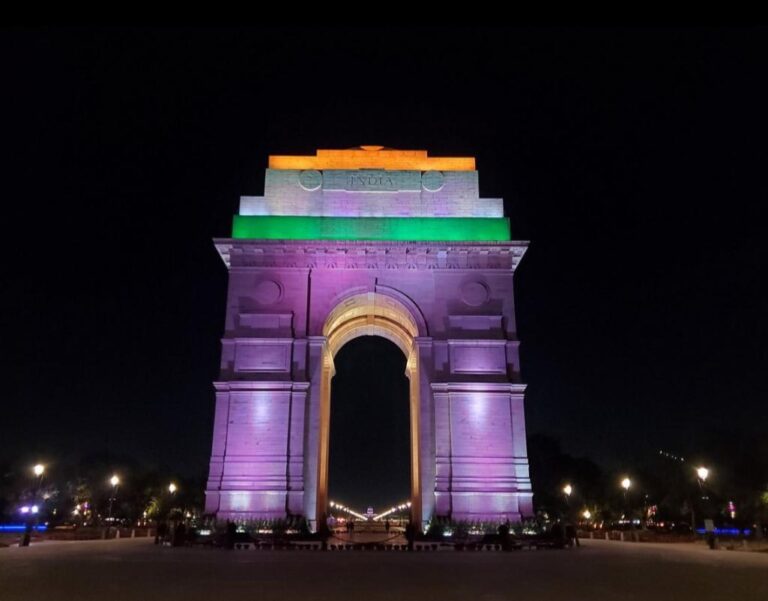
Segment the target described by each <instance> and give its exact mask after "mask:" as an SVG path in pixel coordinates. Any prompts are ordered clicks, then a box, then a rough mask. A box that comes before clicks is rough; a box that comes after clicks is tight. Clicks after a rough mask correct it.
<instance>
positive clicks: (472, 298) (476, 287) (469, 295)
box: [461, 282, 490, 307]
mask: <svg viewBox="0 0 768 601" xmlns="http://www.w3.org/2000/svg"><path fill="white" fill-rule="evenodd" d="M489 296H490V294H489V292H488V286H486V285H485V284H483V283H482V282H467V283H466V284H464V285H463V286H462V287H461V300H463V301H464V302H465V303H467V304H468V305H470V306H472V307H479V306H480V305H482V304H484V303H485V302H486V301H487V300H488V297H489Z"/></svg>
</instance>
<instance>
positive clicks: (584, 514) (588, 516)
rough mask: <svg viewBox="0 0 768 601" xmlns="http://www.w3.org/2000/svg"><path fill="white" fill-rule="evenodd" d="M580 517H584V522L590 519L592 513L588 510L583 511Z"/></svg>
mask: <svg viewBox="0 0 768 601" xmlns="http://www.w3.org/2000/svg"><path fill="white" fill-rule="evenodd" d="M581 515H583V516H584V519H585V520H588V519H590V518H591V517H592V512H591V511H590V510H589V509H585V510H584V513H582V514H581Z"/></svg>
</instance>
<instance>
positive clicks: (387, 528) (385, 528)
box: [384, 520, 390, 534]
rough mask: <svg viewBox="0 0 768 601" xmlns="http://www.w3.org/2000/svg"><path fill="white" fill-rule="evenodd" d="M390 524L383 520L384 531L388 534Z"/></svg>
mask: <svg viewBox="0 0 768 601" xmlns="http://www.w3.org/2000/svg"><path fill="white" fill-rule="evenodd" d="M389 528H390V523H389V520H384V531H385V532H386V533H387V534H389Z"/></svg>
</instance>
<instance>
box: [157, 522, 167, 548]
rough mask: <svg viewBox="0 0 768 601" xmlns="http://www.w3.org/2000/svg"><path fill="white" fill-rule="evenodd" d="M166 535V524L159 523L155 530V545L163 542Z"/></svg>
mask: <svg viewBox="0 0 768 601" xmlns="http://www.w3.org/2000/svg"><path fill="white" fill-rule="evenodd" d="M167 535H168V524H166V523H165V522H160V523H159V524H158V525H157V528H156V529H155V544H156V545H159V544H161V543H163V542H164V541H165V537H166V536H167Z"/></svg>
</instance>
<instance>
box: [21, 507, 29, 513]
mask: <svg viewBox="0 0 768 601" xmlns="http://www.w3.org/2000/svg"><path fill="white" fill-rule="evenodd" d="M19 511H20V512H21V513H29V505H24V506H23V507H22V508H21V509H19Z"/></svg>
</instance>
